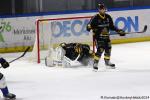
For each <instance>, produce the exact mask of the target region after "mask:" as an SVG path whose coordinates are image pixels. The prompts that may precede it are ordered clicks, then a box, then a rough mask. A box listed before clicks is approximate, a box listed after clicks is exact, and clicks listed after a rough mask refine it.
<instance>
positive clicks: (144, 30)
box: [126, 25, 147, 34]
mask: <svg viewBox="0 0 150 100" xmlns="http://www.w3.org/2000/svg"><path fill="white" fill-rule="evenodd" d="M146 31H147V25H145V26H144V29H143V30H142V31H139V32H128V33H126V34H132V33H145V32H146Z"/></svg>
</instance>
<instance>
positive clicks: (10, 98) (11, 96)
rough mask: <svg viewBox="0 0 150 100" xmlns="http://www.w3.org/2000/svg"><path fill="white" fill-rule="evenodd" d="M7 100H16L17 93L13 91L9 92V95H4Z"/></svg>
mask: <svg viewBox="0 0 150 100" xmlns="http://www.w3.org/2000/svg"><path fill="white" fill-rule="evenodd" d="M4 98H5V100H15V99H16V95H15V94H12V93H8V94H7V95H4Z"/></svg>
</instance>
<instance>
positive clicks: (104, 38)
mask: <svg viewBox="0 0 150 100" xmlns="http://www.w3.org/2000/svg"><path fill="white" fill-rule="evenodd" d="M98 10H99V13H98V14H96V15H95V16H93V17H92V18H91V20H90V22H89V23H88V25H87V31H90V30H92V31H93V38H94V40H95V41H94V42H96V47H97V52H96V53H95V56H94V64H93V68H94V69H95V70H98V62H99V59H100V58H101V55H102V53H103V52H105V53H104V60H105V65H106V66H107V67H108V68H112V69H114V68H115V64H113V63H111V62H110V56H111V41H110V37H109V31H110V30H113V31H116V32H117V33H118V34H119V35H120V36H125V32H124V31H123V30H121V29H118V28H116V27H115V26H114V24H113V20H112V18H111V16H110V15H109V14H106V13H105V12H106V8H105V6H104V5H103V4H99V8H98Z"/></svg>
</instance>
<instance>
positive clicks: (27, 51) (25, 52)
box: [0, 47, 30, 68]
mask: <svg viewBox="0 0 150 100" xmlns="http://www.w3.org/2000/svg"><path fill="white" fill-rule="evenodd" d="M29 49H30V47H27V49H26V50H25V51H24V52H23V54H22V55H21V56H19V57H17V58H15V59H13V60H11V61H9V62H8V63H9V64H10V63H12V62H14V61H16V60H18V59H20V58H22V57H23V56H24V55H25V54H26V53H27V52H28V51H29ZM0 68H2V66H0Z"/></svg>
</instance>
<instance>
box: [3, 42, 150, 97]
mask: <svg viewBox="0 0 150 100" xmlns="http://www.w3.org/2000/svg"><path fill="white" fill-rule="evenodd" d="M12 55H13V57H17V56H18V55H20V53H15V54H2V56H4V57H5V58H6V59H7V60H11V59H13V57H12ZM26 56H28V55H26ZM26 56H25V57H24V58H22V59H20V60H18V61H15V62H13V63H11V66H10V67H9V68H7V69H2V68H1V72H2V73H3V74H4V75H5V77H6V81H7V84H8V88H9V90H10V92H12V93H15V94H16V95H17V97H18V98H23V100H101V98H100V97H101V96H150V42H141V43H131V44H121V45H112V57H111V61H112V62H113V63H115V64H116V67H117V69H113V70H112V69H105V65H104V61H103V59H101V62H100V63H99V69H100V70H99V71H98V72H93V71H92V68H91V67H88V68H87V67H78V68H60V67H46V66H45V65H44V63H42V64H36V63H32V62H29V61H27V60H25V58H26Z"/></svg>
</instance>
